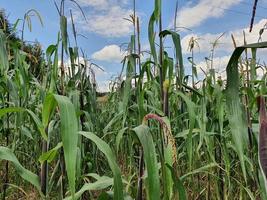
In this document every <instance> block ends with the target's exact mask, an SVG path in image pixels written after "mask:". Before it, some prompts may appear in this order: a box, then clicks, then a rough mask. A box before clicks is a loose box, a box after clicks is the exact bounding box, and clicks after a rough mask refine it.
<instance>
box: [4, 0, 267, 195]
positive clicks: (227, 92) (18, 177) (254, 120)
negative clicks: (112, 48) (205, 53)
mask: <svg viewBox="0 0 267 200" xmlns="http://www.w3.org/2000/svg"><path fill="white" fill-rule="evenodd" d="M67 2H69V3H72V4H73V6H75V7H76V8H77V9H78V10H79V12H80V13H81V16H82V17H84V18H85V17H86V16H85V14H84V11H83V9H82V8H81V7H80V5H79V3H77V2H76V1H74V0H69V1H67V0H62V1H57V2H55V10H54V11H53V12H57V14H58V15H59V21H58V22H57V23H58V27H59V30H55V32H56V34H57V31H58V36H57V40H56V41H55V42H54V43H53V44H50V45H48V47H47V48H46V49H42V47H41V45H40V44H39V43H28V42H26V41H27V38H26V35H25V34H24V31H25V30H26V29H32V17H33V16H34V17H35V20H36V19H37V20H38V23H39V24H43V20H42V16H41V15H40V13H39V12H38V10H35V9H30V10H28V12H27V13H25V15H24V17H23V18H22V19H18V20H17V21H10V20H8V17H7V15H6V14H5V12H4V11H1V12H0V198H1V199H3V200H17V199H26V200H27V199H29V200H35V199H36V200H37V199H46V200H50V199H51V200H53V199H55V200H60V199H65V200H73V199H81V200H89V199H92V200H93V199H98V200H109V199H114V200H123V199H125V200H131V199H135V200H161V199H163V200H202V199H203V200H213V199H214V200H216V199H218V200H224V199H225V200H235V199H240V200H247V199H248V200H250V199H251V200H260V199H261V200H266V199H267V190H266V188H267V184H266V177H267V176H266V175H267V115H266V103H265V98H266V95H267V82H266V81H267V78H266V75H267V73H266V72H267V68H266V65H265V64H264V63H263V64H262V63H259V62H258V61H259V56H258V51H261V50H260V49H264V48H267V42H264V41H261V40H259V41H255V43H252V44H249V43H247V42H246V37H245V35H244V44H243V45H241V46H237V44H236V40H235V36H234V35H232V38H231V39H232V41H230V42H231V43H232V46H234V47H235V50H234V51H233V52H232V53H231V54H232V55H231V58H230V60H229V62H228V64H227V66H225V70H226V71H225V73H226V75H225V76H218V74H216V71H215V68H216V66H213V64H211V65H210V67H208V68H207V70H205V73H203V75H202V76H199V74H198V73H199V71H198V70H197V69H196V68H197V67H196V64H195V62H194V50H195V49H196V47H197V40H196V39H195V38H191V40H190V42H189V44H188V46H189V50H190V52H191V57H189V58H186V57H185V56H184V54H183V52H182V46H181V37H180V34H179V31H177V30H176V28H174V29H173V28H163V26H162V16H163V15H164V12H163V9H162V4H163V3H164V2H165V1H161V0H155V1H153V4H154V8H153V11H152V13H150V16H151V17H150V18H149V21H148V23H147V24H146V25H145V26H146V29H147V43H148V44H149V50H147V51H146V52H144V51H143V50H142V47H143V44H142V41H141V40H140V23H141V22H140V19H139V16H138V12H135V9H134V13H133V15H131V16H130V18H129V19H127V20H128V22H129V23H132V25H133V26H132V28H133V34H132V35H131V36H130V38H128V39H129V42H128V43H127V51H126V53H125V54H124V58H123V60H122V62H121V63H120V66H121V73H120V74H119V76H118V77H116V78H114V79H113V80H112V81H111V82H110V85H109V86H110V89H109V91H108V92H100V91H98V90H97V81H96V72H95V71H94V69H96V68H97V69H98V70H100V71H101V70H103V69H102V68H101V66H100V65H97V63H91V62H88V60H87V58H86V55H85V54H84V52H83V51H81V49H80V48H79V40H78V33H77V28H76V23H75V17H74V16H73V14H72V12H71V11H70V12H69V10H68V9H66V8H65V4H66V3H67ZM134 2H135V1H134ZM253 3H254V1H253ZM256 5H257V1H255V4H254V8H253V7H251V10H252V11H253V12H252V21H251V29H252V28H253V20H254V19H253V18H254V17H255V12H256ZM174 6H175V4H174ZM175 15H177V10H176V12H175ZM174 23H176V22H174ZM19 25H22V27H23V29H22V31H18V30H17V27H18V26H19ZM264 30H265V29H264V28H263V29H261V30H258V31H259V32H260V33H259V37H260V36H261V35H262V34H264ZM166 40H168V41H170V44H171V45H169V44H168V48H167V47H166V46H167V45H165V41H166ZM219 40H220V38H218V41H219ZM215 49H216V41H215V42H214V45H213V49H212V52H214V51H215ZM263 51H264V50H263ZM144 54H146V56H144ZM209 59H210V60H211V63H213V57H211V58H209ZM67 61H69V63H68V64H66V63H67ZM185 62H189V63H190V65H189V68H188V64H185ZM214 65H215V64H214ZM93 67H94V68H93Z"/></svg>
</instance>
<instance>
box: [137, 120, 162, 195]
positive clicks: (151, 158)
mask: <svg viewBox="0 0 267 200" xmlns="http://www.w3.org/2000/svg"><path fill="white" fill-rule="evenodd" d="M133 130H134V132H135V133H136V135H137V137H138V138H139V141H140V143H141V145H142V147H143V151H144V160H145V166H146V170H147V175H148V177H147V199H150V200H159V199H160V182H159V170H158V167H157V165H158V164H157V156H156V149H155V145H154V143H153V138H152V136H151V134H150V133H149V128H148V126H146V125H140V126H138V127H136V128H134V129H133Z"/></svg>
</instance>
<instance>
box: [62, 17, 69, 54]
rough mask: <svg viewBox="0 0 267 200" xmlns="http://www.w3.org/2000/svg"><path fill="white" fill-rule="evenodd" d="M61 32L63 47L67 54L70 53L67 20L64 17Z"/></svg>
mask: <svg viewBox="0 0 267 200" xmlns="http://www.w3.org/2000/svg"><path fill="white" fill-rule="evenodd" d="M60 31H61V38H62V44H63V47H64V49H65V52H66V53H68V32H67V18H66V17H65V16H64V15H61V16H60Z"/></svg>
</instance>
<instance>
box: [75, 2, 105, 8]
mask: <svg viewBox="0 0 267 200" xmlns="http://www.w3.org/2000/svg"><path fill="white" fill-rule="evenodd" d="M77 2H78V3H79V4H80V5H81V6H83V7H87V6H89V7H94V8H96V9H106V8H107V7H108V0H78V1H77Z"/></svg>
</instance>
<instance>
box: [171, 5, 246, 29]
mask: <svg viewBox="0 0 267 200" xmlns="http://www.w3.org/2000/svg"><path fill="white" fill-rule="evenodd" d="M241 1H242V0H200V1H199V2H198V4H196V5H193V6H192V4H188V6H186V7H184V8H182V9H181V10H180V11H179V13H178V16H177V24H176V25H177V26H178V27H181V26H183V27H187V28H193V27H196V26H199V25H201V23H202V22H204V21H205V20H207V19H209V18H212V17H214V18H218V17H221V16H222V15H223V14H224V13H225V10H224V9H227V8H230V7H231V6H234V5H237V4H239V3H240V2H241Z"/></svg>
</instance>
